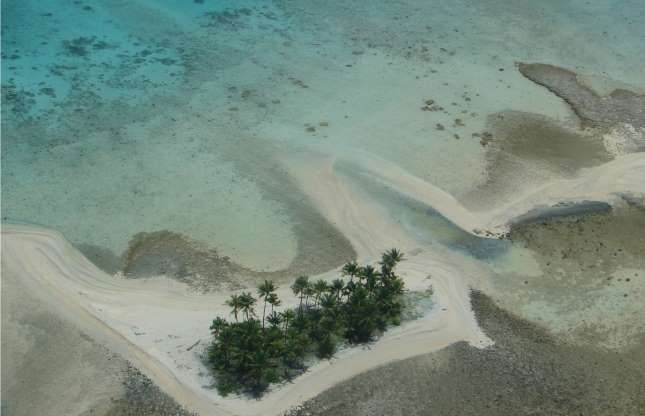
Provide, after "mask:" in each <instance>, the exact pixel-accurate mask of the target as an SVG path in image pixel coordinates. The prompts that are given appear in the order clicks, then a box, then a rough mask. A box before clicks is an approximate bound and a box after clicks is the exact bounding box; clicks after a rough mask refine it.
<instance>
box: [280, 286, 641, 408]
mask: <svg viewBox="0 0 645 416" xmlns="http://www.w3.org/2000/svg"><path fill="white" fill-rule="evenodd" d="M471 302H472V306H473V309H474V311H475V314H476V317H477V320H478V322H479V324H480V326H481V327H482V329H483V330H484V331H485V332H486V334H487V335H488V336H489V337H490V338H491V339H493V340H494V341H495V345H493V346H491V347H488V348H486V349H477V348H473V347H471V346H469V345H468V344H466V343H463V342H462V343H457V344H454V345H452V346H450V347H448V348H446V349H444V350H442V351H439V352H436V353H432V354H426V355H422V356H419V357H414V358H410V359H407V360H404V361H400V362H397V363H393V364H389V365H386V366H383V367H379V368H377V369H374V370H371V371H369V372H366V373H363V374H360V375H358V376H356V377H354V378H352V379H351V380H348V381H346V382H343V383H340V384H338V385H337V386H335V387H333V388H331V389H329V390H327V391H326V392H324V393H323V394H321V395H320V396H318V397H316V398H315V399H313V400H311V401H309V402H307V403H305V404H304V405H303V406H302V407H300V408H299V409H296V410H293V411H292V412H291V413H290V416H304V415H311V416H322V415H329V416H332V415H333V416H345V415H347V416H350V415H351V416H372V415H396V416H399V415H401V416H404V415H405V416H410V415H428V414H430V413H432V414H440V415H473V416H474V415H477V416H479V415H495V416H499V415H514V416H520V415H535V414H548V415H563V416H564V415H567V416H569V415H574V414H585V415H587V414H589V415H591V414H593V415H607V416H610V415H611V416H614V415H619V414H620V415H632V416H637V415H641V414H642V412H643V411H644V410H645V385H644V384H643V383H642V380H643V377H644V376H645V362H643V361H639V360H638V358H637V357H638V355H637V354H638V352H637V351H642V350H643V349H644V348H645V345H644V344H642V343H641V344H639V345H638V346H637V349H634V350H633V351H632V352H630V353H624V354H616V353H615V352H607V351H603V350H598V349H594V348H590V347H576V346H572V345H568V344H566V343H563V342H561V341H559V340H558V339H556V338H554V337H553V336H551V335H550V334H549V333H548V331H546V330H545V329H543V328H541V327H539V326H537V325H535V324H532V323H530V322H528V321H525V320H523V319H521V318H518V317H517V316H516V315H514V314H512V313H509V312H508V311H505V310H504V309H501V308H500V307H499V306H498V305H496V304H495V302H494V301H492V300H491V299H490V298H489V297H488V296H487V295H485V294H483V293H480V292H473V293H472V294H471Z"/></svg>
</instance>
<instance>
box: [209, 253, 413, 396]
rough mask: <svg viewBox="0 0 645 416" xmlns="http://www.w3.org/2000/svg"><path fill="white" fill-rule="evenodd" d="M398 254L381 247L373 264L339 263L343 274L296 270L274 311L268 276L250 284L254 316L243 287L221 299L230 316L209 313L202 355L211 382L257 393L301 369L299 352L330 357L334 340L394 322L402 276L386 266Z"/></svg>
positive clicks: (358, 338) (223, 389)
mask: <svg viewBox="0 0 645 416" xmlns="http://www.w3.org/2000/svg"><path fill="white" fill-rule="evenodd" d="M402 259H403V254H402V253H401V252H399V251H398V250H396V249H392V250H390V251H387V252H386V253H384V254H383V256H382V258H381V261H380V262H379V266H380V267H379V268H378V269H377V268H375V267H372V266H370V265H366V266H359V265H358V264H357V263H356V262H350V263H347V264H346V265H345V266H344V267H343V275H344V276H345V277H347V278H348V280H347V281H346V280H344V279H335V280H333V281H332V282H331V283H329V282H327V281H325V280H318V281H315V282H312V281H310V280H309V278H308V277H307V276H301V277H299V278H297V279H296V281H295V282H294V283H293V285H292V286H291V289H292V290H293V293H294V294H295V295H296V296H297V297H298V298H299V304H298V306H297V307H296V308H294V309H287V310H285V311H283V312H277V311H276V310H275V308H276V307H277V306H279V305H280V303H281V301H280V299H279V298H278V296H277V294H276V287H275V285H274V283H273V282H271V281H268V280H266V281H265V282H264V283H263V284H261V285H260V286H259V287H258V296H259V301H260V302H261V306H262V307H261V309H262V319H260V318H259V316H258V317H256V314H255V306H256V304H257V302H258V299H256V298H254V297H253V296H252V295H251V293H249V292H243V293H242V294H240V295H232V296H231V298H230V299H229V300H228V301H227V305H228V306H230V307H231V310H232V312H231V314H232V315H233V316H234V319H235V321H234V322H229V321H227V320H226V319H224V318H222V317H217V318H216V319H215V320H213V324H212V325H211V331H212V332H213V336H214V339H213V343H212V344H211V345H210V347H209V349H208V357H207V362H208V365H209V366H210V368H211V369H212V371H213V372H214V373H215V378H216V386H217V390H218V391H219V393H220V394H222V395H227V394H229V393H232V392H234V393H238V394H240V393H241V394H249V395H252V396H255V397H257V396H260V395H262V393H263V392H264V391H265V390H266V389H267V388H268V387H269V385H271V384H272V383H278V382H281V381H284V380H289V379H291V378H293V377H295V376H296V375H298V374H300V373H302V371H304V370H305V368H306V364H305V359H306V358H310V357H312V356H316V357H318V358H321V359H324V358H330V357H331V356H332V355H333V354H334V353H335V352H336V349H337V347H338V344H339V343H340V342H348V343H350V344H360V343H366V342H369V341H371V340H373V339H374V337H376V336H377V335H378V334H380V333H382V332H384V331H385V330H386V328H387V327H388V325H398V324H400V322H401V314H402V310H403V306H404V301H403V296H402V295H403V290H404V283H403V280H402V279H401V278H399V277H398V276H397V275H396V274H395V272H394V269H395V267H396V265H397V263H399V262H400V261H401V260H402Z"/></svg>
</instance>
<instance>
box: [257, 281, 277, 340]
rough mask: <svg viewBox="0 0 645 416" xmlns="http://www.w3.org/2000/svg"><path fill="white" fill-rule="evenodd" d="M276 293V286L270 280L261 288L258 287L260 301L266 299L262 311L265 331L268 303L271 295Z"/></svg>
mask: <svg viewBox="0 0 645 416" xmlns="http://www.w3.org/2000/svg"><path fill="white" fill-rule="evenodd" d="M273 292H275V285H274V284H273V282H272V281H270V280H265V281H264V283H262V284H261V285H260V286H258V295H259V296H260V299H264V309H262V329H264V317H265V316H266V313H267V301H268V297H269V295H271V294H272V293H273Z"/></svg>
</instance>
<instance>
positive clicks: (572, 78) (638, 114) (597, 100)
mask: <svg viewBox="0 0 645 416" xmlns="http://www.w3.org/2000/svg"><path fill="white" fill-rule="evenodd" d="M518 69H519V71H520V72H521V73H522V75H524V76H525V77H526V78H528V79H530V80H531V81H533V82H535V83H537V84H540V85H542V86H544V87H546V88H547V89H548V90H549V91H551V92H553V93H554V94H556V95H557V96H558V97H560V98H562V99H563V100H565V101H566V102H567V104H569V106H571V108H572V109H573V111H574V112H575V113H576V114H577V115H578V117H580V119H581V120H582V122H583V124H586V125H591V126H607V125H613V124H617V123H629V124H631V125H633V126H634V127H641V128H645V95H643V94H639V93H636V92H633V91H629V90H627V89H620V88H619V89H614V90H613V91H612V92H611V93H610V94H609V95H606V96H601V95H598V94H597V93H596V92H595V91H593V90H592V89H591V88H589V87H588V86H586V85H584V84H583V83H582V82H580V79H579V77H578V75H577V74H576V73H575V72H573V71H569V70H567V69H564V68H560V67H557V66H553V65H547V64H539V63H532V64H527V63H519V64H518Z"/></svg>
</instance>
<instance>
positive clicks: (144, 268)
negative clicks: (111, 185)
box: [121, 230, 245, 290]
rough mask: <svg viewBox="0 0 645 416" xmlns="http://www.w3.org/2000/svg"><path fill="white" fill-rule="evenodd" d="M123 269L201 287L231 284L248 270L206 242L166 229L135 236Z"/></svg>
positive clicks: (129, 273) (134, 274) (204, 288)
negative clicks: (221, 254)
mask: <svg viewBox="0 0 645 416" xmlns="http://www.w3.org/2000/svg"><path fill="white" fill-rule="evenodd" d="M121 269H122V270H123V273H124V274H125V275H126V276H130V277H153V276H159V275H166V276H168V277H173V278H176V279H178V280H180V281H183V282H185V283H187V284H188V285H189V286H191V287H192V288H195V289H200V290H208V289H211V288H217V287H219V286H221V285H222V284H227V285H228V286H230V285H232V284H233V283H234V282H235V278H236V277H237V276H239V275H240V274H242V273H243V272H244V271H245V269H243V268H242V267H240V266H238V265H237V264H235V263H233V262H232V261H231V260H230V259H229V258H228V257H226V256H220V255H219V254H218V252H217V250H215V249H213V248H210V247H208V246H207V245H206V244H204V243H200V242H197V241H194V240H191V239H189V238H188V237H186V236H184V235H182V234H179V233H175V232H172V231H167V230H163V231H155V232H150V233H146V232H142V233H138V234H136V235H135V236H134V237H132V239H131V240H130V242H129V244H128V248H127V250H126V251H125V252H124V253H123V256H122V258H121Z"/></svg>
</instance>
